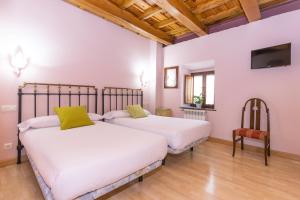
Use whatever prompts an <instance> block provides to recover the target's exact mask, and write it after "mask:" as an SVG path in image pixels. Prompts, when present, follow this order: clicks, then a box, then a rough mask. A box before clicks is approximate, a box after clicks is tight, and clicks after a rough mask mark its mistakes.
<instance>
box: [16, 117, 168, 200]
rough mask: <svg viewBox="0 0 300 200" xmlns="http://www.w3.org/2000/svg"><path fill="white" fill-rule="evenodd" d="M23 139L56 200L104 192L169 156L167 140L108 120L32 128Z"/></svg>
mask: <svg viewBox="0 0 300 200" xmlns="http://www.w3.org/2000/svg"><path fill="white" fill-rule="evenodd" d="M20 137H21V141H22V143H23V145H24V146H25V149H26V151H27V153H28V154H29V156H30V157H31V159H32V160H33V161H34V163H35V165H36V167H37V169H38V170H39V172H40V174H41V176H42V177H43V179H44V181H45V182H46V184H47V185H48V187H50V188H51V191H52V194H53V196H54V198H55V199H56V200H62V199H73V198H76V197H78V196H80V195H83V194H85V193H87V192H90V191H93V190H95V189H98V188H102V187H104V186H106V185H109V184H111V183H114V182H116V181H117V180H119V179H121V178H124V177H126V176H128V175H130V174H132V173H134V172H136V171H137V170H139V169H142V168H144V167H146V166H148V165H150V164H152V163H154V162H156V161H158V160H162V159H164V157H165V156H166V154H167V142H166V140H165V138H164V137H161V136H158V135H155V134H151V133H147V132H142V131H139V130H135V129H130V128H126V127H121V126H116V125H112V124H108V123H104V122H99V123H97V124H96V125H93V126H86V127H81V128H75V129H70V130H66V131H61V130H60V129H59V127H52V128H42V129H31V130H29V131H26V132H24V133H22V134H21V136H20Z"/></svg>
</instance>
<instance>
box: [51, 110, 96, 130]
mask: <svg viewBox="0 0 300 200" xmlns="http://www.w3.org/2000/svg"><path fill="white" fill-rule="evenodd" d="M54 111H55V113H56V114H57V115H58V118H59V121H60V128H61V130H66V129H71V128H77V127H82V126H89V125H93V124H94V122H92V121H91V119H90V118H89V116H88V114H87V111H86V107H84V106H74V107H56V108H54Z"/></svg>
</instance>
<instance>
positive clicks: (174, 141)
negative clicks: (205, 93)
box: [106, 115, 211, 153]
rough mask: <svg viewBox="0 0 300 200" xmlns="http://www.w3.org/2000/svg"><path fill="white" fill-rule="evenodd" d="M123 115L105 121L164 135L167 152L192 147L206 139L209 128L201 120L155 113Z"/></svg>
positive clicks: (208, 124)
mask: <svg viewBox="0 0 300 200" xmlns="http://www.w3.org/2000/svg"><path fill="white" fill-rule="evenodd" d="M124 116H125V115H124ZM124 116H122V117H115V118H113V119H108V120H106V121H107V122H109V123H113V124H117V125H121V126H125V127H129V128H134V129H139V130H144V131H148V132H151V133H155V134H158V135H162V136H164V137H165V138H166V139H167V141H168V147H169V153H174V152H176V153H181V152H182V151H184V150H186V149H187V148H190V147H193V144H196V143H197V142H200V141H202V140H206V139H207V138H208V136H209V134H210V129H211V126H210V123H209V122H207V121H202V120H192V119H183V118H174V117H162V116H156V115H148V116H147V117H144V118H138V119H134V118H131V117H124Z"/></svg>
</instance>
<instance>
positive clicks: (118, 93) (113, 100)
mask: <svg viewBox="0 0 300 200" xmlns="http://www.w3.org/2000/svg"><path fill="white" fill-rule="evenodd" d="M107 98H108V101H107ZM143 101H144V93H143V90H141V89H132V88H118V87H105V88H103V89H102V114H104V113H105V111H106V110H109V111H112V110H118V109H121V110H123V109H126V107H127V106H128V105H133V104H140V105H141V106H142V107H143V106H144V102H143ZM113 104H114V107H113Z"/></svg>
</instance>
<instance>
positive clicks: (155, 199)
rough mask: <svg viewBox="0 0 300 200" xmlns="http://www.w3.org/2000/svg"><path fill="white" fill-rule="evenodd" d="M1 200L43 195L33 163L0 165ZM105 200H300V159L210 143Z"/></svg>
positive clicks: (174, 158)
mask: <svg viewBox="0 0 300 200" xmlns="http://www.w3.org/2000/svg"><path fill="white" fill-rule="evenodd" d="M0 199H1V200H2V199H5V200H6V199H9V200H13V199H22V200H26V199H30V200H31V199H42V194H41V192H40V189H39V187H38V184H37V182H36V180H35V177H34V175H33V172H32V170H31V167H30V165H29V163H23V164H21V165H19V166H17V165H12V166H7V167H5V168H0ZM100 199H101V200H102V199H106V200H193V199H195V200H227V199H228V200H248V199H250V200H299V199H300V162H298V161H293V160H288V159H285V158H281V157H276V156H272V157H271V160H270V166H269V167H265V166H264V163H263V156H262V154H260V153H255V152H250V151H247V150H245V151H244V152H241V151H240V150H238V151H237V152H236V157H235V158H232V157H231V147H230V146H228V145H223V144H217V143H212V142H206V143H205V144H202V145H200V146H199V147H197V148H196V150H195V151H194V153H190V152H186V153H183V154H181V155H179V156H169V157H168V159H167V163H166V166H164V167H162V168H160V169H158V170H156V171H155V172H153V173H152V174H151V175H149V176H146V177H145V179H144V182H142V183H138V182H134V183H131V184H128V185H126V186H124V187H122V188H121V189H118V190H117V191H115V192H113V193H111V194H109V195H106V196H105V197H103V198H100Z"/></svg>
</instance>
